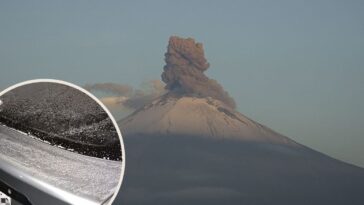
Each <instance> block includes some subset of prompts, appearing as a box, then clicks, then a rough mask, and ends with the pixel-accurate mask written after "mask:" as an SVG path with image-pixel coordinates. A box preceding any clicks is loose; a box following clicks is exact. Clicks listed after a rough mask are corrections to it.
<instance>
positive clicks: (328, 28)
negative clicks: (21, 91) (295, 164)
mask: <svg viewBox="0 0 364 205" xmlns="http://www.w3.org/2000/svg"><path fill="white" fill-rule="evenodd" d="M363 19H364V3H363V1H335V0H331V1H274V2H273V1H228V2H226V1H144V2H142V1H129V2H126V1H125V2H121V1H32V2H30V1H1V2H0V45H1V46H0V71H1V75H0V88H2V89H3V88H6V87H7V86H10V85H12V84H14V83H17V82H20V81H23V80H29V79H34V78H56V79H62V80H66V81H70V82H73V83H76V84H79V85H84V84H86V83H97V82H115V83H123V84H130V85H133V86H138V85H139V84H140V83H141V82H143V81H145V80H149V79H159V78H160V74H161V72H162V68H163V65H164V61H163V58H164V56H163V55H164V52H165V51H166V46H167V42H168V38H169V36H171V35H179V36H182V37H193V38H195V39H196V40H197V41H199V42H202V43H203V44H204V47H205V53H206V57H207V59H208V61H209V62H210V64H211V66H210V69H209V70H208V71H207V75H208V76H209V77H211V78H214V79H216V80H218V81H219V82H220V83H221V84H222V85H223V86H224V87H225V89H226V90H227V91H229V93H230V94H231V95H232V96H233V97H234V98H235V100H236V102H237V105H238V110H239V111H240V112H242V113H243V114H245V115H247V116H249V117H250V118H252V119H254V120H256V121H258V122H260V123H262V124H265V125H267V126H269V127H271V128H273V129H274V130H276V131H278V132H280V133H282V134H284V135H286V136H289V137H290V138H293V139H294V140H296V141H298V142H300V143H303V144H305V145H308V146H310V147H312V148H314V149H317V150H319V151H322V152H324V153H327V154H329V155H331V156H334V157H336V158H339V159H341V160H345V161H348V162H351V163H355V164H357V165H360V166H362V167H364V149H363V147H364V108H363V105H364V62H363V59H364V38H363V36H364V21H363Z"/></svg>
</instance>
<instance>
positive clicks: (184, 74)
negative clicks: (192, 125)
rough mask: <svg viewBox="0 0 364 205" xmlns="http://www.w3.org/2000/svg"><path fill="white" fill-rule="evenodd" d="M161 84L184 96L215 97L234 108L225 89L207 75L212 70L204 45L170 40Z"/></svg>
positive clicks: (189, 40)
mask: <svg viewBox="0 0 364 205" xmlns="http://www.w3.org/2000/svg"><path fill="white" fill-rule="evenodd" d="M165 62H166V65H165V66H164V68H163V70H164V72H163V73H162V80H163V82H165V83H166V89H167V90H169V91H170V92H173V93H176V94H181V95H196V96H200V97H212V98H215V99H217V100H220V101H222V102H224V103H225V104H226V105H228V106H229V107H231V108H235V106H236V105H235V101H234V99H233V98H231V97H230V96H229V94H228V92H226V91H225V90H224V89H223V87H222V86H221V85H220V84H219V83H218V82H217V81H216V80H213V79H210V78H209V77H207V76H206V75H205V74H204V72H205V71H206V70H207V69H208V68H209V63H208V62H207V60H206V58H205V54H204V50H203V45H202V44H201V43H196V42H195V40H194V39H192V38H187V39H183V38H180V37H176V36H172V37H170V39H169V44H168V47H167V52H166V53H165Z"/></svg>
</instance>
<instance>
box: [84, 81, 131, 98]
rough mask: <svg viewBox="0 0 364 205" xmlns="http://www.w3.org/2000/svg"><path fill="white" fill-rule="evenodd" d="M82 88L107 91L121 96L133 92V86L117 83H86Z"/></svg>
mask: <svg viewBox="0 0 364 205" xmlns="http://www.w3.org/2000/svg"><path fill="white" fill-rule="evenodd" d="M84 88H85V89H86V90H88V91H102V92H109V93H113V94H116V95H121V96H126V95H130V94H131V93H132V92H133V88H132V87H131V86H129V85H123V84H117V83H95V84H86V85H85V86H84Z"/></svg>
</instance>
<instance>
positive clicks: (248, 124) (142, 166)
mask: <svg viewBox="0 0 364 205" xmlns="http://www.w3.org/2000/svg"><path fill="white" fill-rule="evenodd" d="M165 61H166V65H165V66H164V68H163V70H164V72H163V74H162V80H163V81H164V82H165V83H166V87H165V88H166V94H164V95H163V96H160V97H158V98H157V99H155V100H154V101H152V102H151V103H147V104H146V105H145V106H144V107H142V108H141V109H138V110H136V111H135V112H134V113H133V114H131V115H130V116H128V117H126V118H124V119H123V120H121V121H119V125H120V127H121V130H122V133H123V137H124V142H125V147H126V148H127V149H126V155H127V158H128V163H127V166H126V175H125V176H126V177H125V179H124V180H125V181H124V182H123V183H124V184H123V187H122V191H121V192H120V195H119V196H118V198H117V200H116V204H128V205H144V204H148V205H149V204H158V205H164V204H166V205H167V204H168V205H170V204H174V205H185V204H189V205H214V204H216V205H221V204H227V205H241V204H249V205H308V204H310V205H342V204H351V205H359V204H361V205H362V204H363V202H364V194H363V193H364V169H362V168H359V167H356V166H353V165H350V164H347V163H344V162H341V161H338V160H336V159H333V158H331V157H329V156H326V155H324V154H321V153H320V152H317V151H314V150H312V149H310V148H308V147H305V146H303V145H300V144H298V143H296V142H294V141H293V140H291V139H289V138H287V137H285V136H282V135H281V134H279V133H276V132H274V131H273V130H271V129H269V128H267V127H265V126H263V125H261V124H259V123H257V122H255V121H253V120H251V119H249V118H247V117H245V116H244V115H242V114H241V113H239V112H238V111H237V110H236V109H235V102H234V100H233V99H232V98H231V97H230V96H229V94H228V93H227V92H226V91H224V89H223V87H222V86H221V85H220V84H218V82H217V81H216V80H213V79H210V78H208V77H207V76H206V75H205V74H204V72H205V71H206V70H207V68H208V67H209V64H208V63H207V61H206V59H205V57H204V50H203V46H202V44H200V43H195V41H194V40H193V39H191V38H188V39H183V38H179V37H175V36H173V37H171V38H170V40H169V44H168V47H167V53H166V54H165Z"/></svg>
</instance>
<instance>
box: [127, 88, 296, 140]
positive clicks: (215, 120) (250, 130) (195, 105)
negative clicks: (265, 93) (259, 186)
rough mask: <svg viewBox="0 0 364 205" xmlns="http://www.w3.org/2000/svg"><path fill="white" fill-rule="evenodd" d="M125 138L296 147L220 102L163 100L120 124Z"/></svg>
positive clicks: (169, 98) (146, 107)
mask: <svg viewBox="0 0 364 205" xmlns="http://www.w3.org/2000/svg"><path fill="white" fill-rule="evenodd" d="M120 125H121V127H122V129H123V132H124V134H126V135H130V134H133V135H134V134H141V135H180V136H198V137H205V138H212V139H234V140H245V141H265V142H272V143H280V144H282V143H283V144H295V143H294V142H293V141H292V140H289V139H288V138H286V137H284V136H282V135H279V134H277V133H275V132H274V131H272V130H270V129H269V128H267V127H264V126H262V125H260V124H259V123H256V122H254V121H252V120H250V119H249V118H247V117H245V116H244V115H242V114H240V113H239V112H237V111H235V110H233V109H232V108H230V107H228V106H226V105H225V104H224V103H222V102H221V101H219V100H216V99H213V98H209V97H208V98H199V97H190V96H182V97H176V96H171V95H168V94H167V95H165V96H162V97H160V98H158V99H156V100H155V101H153V102H152V103H151V104H149V105H146V106H145V107H143V108H142V109H140V110H138V111H136V112H134V113H133V114H132V115H130V116H129V117H127V118H125V119H124V120H122V121H121V122H120Z"/></svg>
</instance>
